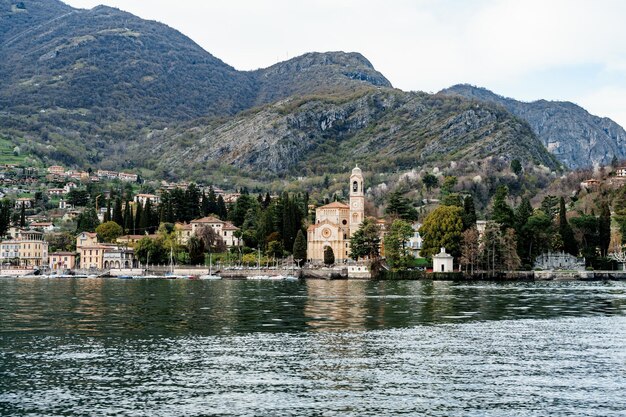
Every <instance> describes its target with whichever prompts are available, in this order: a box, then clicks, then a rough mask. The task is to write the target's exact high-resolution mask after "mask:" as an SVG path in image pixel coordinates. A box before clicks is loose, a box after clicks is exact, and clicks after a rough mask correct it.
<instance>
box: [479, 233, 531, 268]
mask: <svg viewBox="0 0 626 417" xmlns="http://www.w3.org/2000/svg"><path fill="white" fill-rule="evenodd" d="M481 248H482V251H481V254H480V258H481V260H482V263H483V265H484V267H485V269H486V270H487V271H489V273H491V274H493V273H494V272H496V271H503V270H506V271H512V270H515V269H517V268H519V266H520V263H521V261H520V258H519V256H518V255H517V241H516V239H515V230H513V229H511V228H508V229H506V230H505V231H502V228H501V227H500V226H499V225H498V224H497V223H494V222H489V223H488V224H487V226H486V228H485V232H484V233H483V236H482V238H481Z"/></svg>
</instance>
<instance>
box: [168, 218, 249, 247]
mask: <svg viewBox="0 0 626 417" xmlns="http://www.w3.org/2000/svg"><path fill="white" fill-rule="evenodd" d="M189 225H190V226H191V233H190V234H189V233H188V232H189V230H188V229H186V228H184V227H179V230H180V231H181V234H179V238H180V239H181V242H184V243H182V244H186V243H187V240H189V236H194V235H196V234H197V233H198V231H199V230H200V229H201V228H203V227H210V228H211V229H213V231H215V233H216V234H217V235H218V236H219V237H221V238H222V240H223V241H224V243H225V244H226V247H227V248H232V247H235V246H239V245H240V244H241V243H242V241H241V239H240V238H238V237H237V236H235V235H236V234H237V233H236V232H237V231H238V230H239V228H238V227H236V226H235V225H233V224H232V223H230V222H225V221H222V220H220V219H218V218H217V217H213V216H209V217H203V218H201V219H196V220H192V221H191V222H190V223H189ZM185 239H186V240H185Z"/></svg>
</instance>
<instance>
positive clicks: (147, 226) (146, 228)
mask: <svg viewBox="0 0 626 417" xmlns="http://www.w3.org/2000/svg"><path fill="white" fill-rule="evenodd" d="M155 217H156V216H155V215H154V210H153V209H152V202H150V200H149V199H148V201H146V205H145V206H143V213H142V217H141V219H142V222H141V224H140V225H139V227H140V229H141V233H148V234H151V233H153V232H154V231H155V230H156V229H157V228H158V227H159V225H158V223H157V220H155Z"/></svg>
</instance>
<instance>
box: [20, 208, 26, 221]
mask: <svg viewBox="0 0 626 417" xmlns="http://www.w3.org/2000/svg"><path fill="white" fill-rule="evenodd" d="M20 227H26V205H25V204H24V203H22V206H21V208H20Z"/></svg>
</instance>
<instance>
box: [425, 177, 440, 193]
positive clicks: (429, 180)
mask: <svg viewBox="0 0 626 417" xmlns="http://www.w3.org/2000/svg"><path fill="white" fill-rule="evenodd" d="M422 182H423V183H424V186H426V189H427V190H428V191H430V190H432V189H433V188H435V187H436V186H437V184H438V183H439V180H438V179H437V177H435V176H434V175H433V174H426V175H424V178H422Z"/></svg>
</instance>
